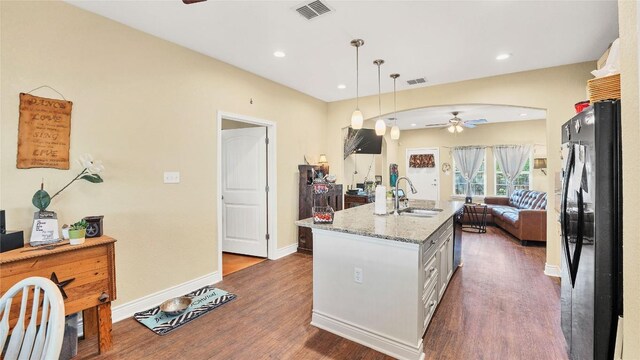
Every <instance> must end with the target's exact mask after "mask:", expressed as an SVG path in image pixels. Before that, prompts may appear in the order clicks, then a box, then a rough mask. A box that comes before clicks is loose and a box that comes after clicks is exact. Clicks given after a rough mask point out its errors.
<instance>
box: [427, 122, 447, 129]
mask: <svg viewBox="0 0 640 360" xmlns="http://www.w3.org/2000/svg"><path fill="white" fill-rule="evenodd" d="M449 125H450V124H449V123H442V124H428V125H425V126H424V127H427V128H434V127H441V126H449Z"/></svg>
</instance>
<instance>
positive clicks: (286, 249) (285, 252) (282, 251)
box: [269, 243, 298, 260]
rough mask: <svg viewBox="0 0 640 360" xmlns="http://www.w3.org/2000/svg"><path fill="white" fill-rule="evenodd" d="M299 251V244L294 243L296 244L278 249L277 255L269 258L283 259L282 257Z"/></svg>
mask: <svg viewBox="0 0 640 360" xmlns="http://www.w3.org/2000/svg"><path fill="white" fill-rule="evenodd" d="M297 251H298V244H295V243H294V244H291V245H288V246H285V247H283V248H279V249H276V253H275V256H274V257H273V258H271V257H269V259H271V260H278V259H281V258H283V257H285V256H287V255H291V254H293V253H295V252H297Z"/></svg>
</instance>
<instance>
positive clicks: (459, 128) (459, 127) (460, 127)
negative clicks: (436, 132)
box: [456, 125, 464, 132]
mask: <svg viewBox="0 0 640 360" xmlns="http://www.w3.org/2000/svg"><path fill="white" fill-rule="evenodd" d="M462 130H464V128H463V127H462V126H460V125H456V131H457V132H462Z"/></svg>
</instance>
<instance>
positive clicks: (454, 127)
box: [425, 111, 487, 134]
mask: <svg viewBox="0 0 640 360" xmlns="http://www.w3.org/2000/svg"><path fill="white" fill-rule="evenodd" d="M459 113H460V112H458V111H452V112H451V115H453V118H451V119H449V121H448V122H446V123H442V124H429V125H425V127H428V128H432V127H445V129H447V130H448V131H449V132H450V133H452V134H454V133H461V132H462V131H463V130H464V128H469V129H471V128H474V127H476V125H478V124H484V123H486V122H487V119H476V120H462V119H460V118H459V117H458V114H459Z"/></svg>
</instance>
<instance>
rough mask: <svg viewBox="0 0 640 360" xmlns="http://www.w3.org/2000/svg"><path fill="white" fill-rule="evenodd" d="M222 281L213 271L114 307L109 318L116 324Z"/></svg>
mask: <svg viewBox="0 0 640 360" xmlns="http://www.w3.org/2000/svg"><path fill="white" fill-rule="evenodd" d="M220 281H222V274H221V273H219V272H217V271H214V272H212V273H209V274H206V275H204V276H201V277H199V278H195V279H193V280H189V281H187V282H185V283H182V284H178V285H176V286H172V287H170V288H167V289H164V290H161V291H158V292H155V293H153V294H149V295H146V296H143V297H141V298H139V299H136V300H133V301H129V302H128V303H124V304H122V305H118V306H115V307H114V308H113V314H112V316H111V318H112V321H113V322H114V323H117V322H118V321H121V320H124V319H127V318H130V317H132V316H133V314H135V313H137V312H140V311H144V310H148V309H151V308H152V307H154V306H158V305H160V304H162V302H164V301H165V300H167V299H171V298H174V297H178V296H182V295H184V294H188V293H190V292H192V291H194V290H198V289H200V288H202V287H204V286H207V285H212V284H215V283H218V282H220Z"/></svg>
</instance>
